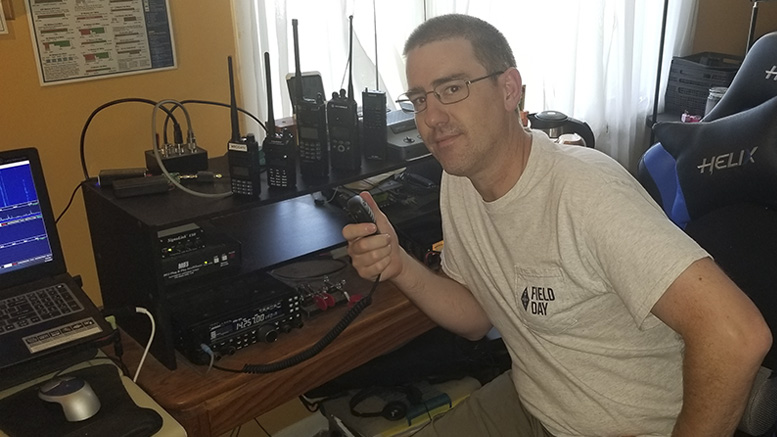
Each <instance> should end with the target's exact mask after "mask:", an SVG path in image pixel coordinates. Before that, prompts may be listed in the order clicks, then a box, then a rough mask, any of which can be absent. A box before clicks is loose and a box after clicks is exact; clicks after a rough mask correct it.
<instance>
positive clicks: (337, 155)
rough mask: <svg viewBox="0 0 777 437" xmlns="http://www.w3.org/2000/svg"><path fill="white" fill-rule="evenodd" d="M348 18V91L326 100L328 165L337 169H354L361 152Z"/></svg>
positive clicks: (358, 161)
mask: <svg viewBox="0 0 777 437" xmlns="http://www.w3.org/2000/svg"><path fill="white" fill-rule="evenodd" d="M348 19H349V20H350V42H349V48H348V94H346V92H345V90H342V89H341V90H340V93H339V94H338V93H332V100H330V101H329V102H327V104H326V115H327V122H328V124H329V142H330V145H331V149H332V156H331V161H332V168H333V169H337V170H358V169H359V168H361V161H362V156H361V155H362V154H361V147H360V144H359V116H358V114H357V108H356V101H355V100H354V99H353V15H351V16H349V17H348Z"/></svg>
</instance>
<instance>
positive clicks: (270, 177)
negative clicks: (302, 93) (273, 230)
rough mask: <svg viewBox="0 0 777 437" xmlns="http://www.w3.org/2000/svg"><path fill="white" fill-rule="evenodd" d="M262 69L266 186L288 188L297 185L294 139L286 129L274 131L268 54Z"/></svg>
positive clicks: (265, 53)
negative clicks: (264, 100)
mask: <svg viewBox="0 0 777 437" xmlns="http://www.w3.org/2000/svg"><path fill="white" fill-rule="evenodd" d="M264 68H265V74H266V78H267V114H268V115H267V136H266V137H265V138H264V143H263V147H262V148H263V149H264V159H265V161H266V162H267V185H269V186H270V187H271V188H289V187H293V186H295V185H297V164H296V161H295V159H294V137H293V136H292V135H291V132H289V130H288V129H283V130H282V131H281V132H276V130H275V113H274V111H273V107H272V80H271V79H270V76H271V75H270V54H269V53H268V52H264Z"/></svg>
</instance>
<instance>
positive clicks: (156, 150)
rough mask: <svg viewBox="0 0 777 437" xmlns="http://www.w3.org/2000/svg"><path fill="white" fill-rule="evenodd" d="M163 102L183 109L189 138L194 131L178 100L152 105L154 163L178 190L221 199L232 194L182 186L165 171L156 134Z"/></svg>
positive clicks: (187, 112)
mask: <svg viewBox="0 0 777 437" xmlns="http://www.w3.org/2000/svg"><path fill="white" fill-rule="evenodd" d="M165 103H171V104H173V105H176V106H178V107H179V108H181V110H183V113H184V115H185V116H186V124H187V128H188V134H187V136H189V138H190V139H191V138H194V133H193V130H192V122H191V119H190V118H189V111H187V110H186V108H185V107H184V106H183V105H182V104H181V103H180V102H178V101H176V100H170V99H168V100H161V101H159V102H158V103H157V104H156V105H154V110H153V111H152V112H151V150H153V151H154V157H155V158H156V163H157V165H158V166H159V169H160V170H162V173H164V175H165V176H167V179H168V180H169V181H170V183H172V184H173V185H175V186H176V187H177V188H178V189H179V190H181V191H184V192H186V193H189V194H191V195H194V196H198V197H210V198H217V199H222V198H224V197H229V196H231V195H232V191H227V192H224V193H203V192H200V191H194V190H192V189H189V188H187V187H184V186H183V185H181V183H180V182H178V181H177V180H176V179H175V177H173V175H171V174H170V172H168V171H167V168H166V167H165V164H164V163H163V162H162V156H161V155H160V154H159V144H158V143H157V136H156V111H157V110H158V109H159V108H160V107H161V106H162V105H164V104H165Z"/></svg>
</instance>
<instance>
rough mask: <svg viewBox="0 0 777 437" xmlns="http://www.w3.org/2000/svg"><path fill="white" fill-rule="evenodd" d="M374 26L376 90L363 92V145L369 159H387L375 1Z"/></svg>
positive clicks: (383, 95)
mask: <svg viewBox="0 0 777 437" xmlns="http://www.w3.org/2000/svg"><path fill="white" fill-rule="evenodd" d="M372 17H373V28H374V30H375V90H369V89H365V90H364V91H363V92H362V114H363V115H362V145H363V147H364V157H365V158H367V159H377V160H382V159H386V149H387V148H388V144H387V143H388V131H387V130H386V128H387V126H386V93H385V92H383V91H380V78H379V69H378V20H377V8H376V7H375V2H374V1H373V8H372Z"/></svg>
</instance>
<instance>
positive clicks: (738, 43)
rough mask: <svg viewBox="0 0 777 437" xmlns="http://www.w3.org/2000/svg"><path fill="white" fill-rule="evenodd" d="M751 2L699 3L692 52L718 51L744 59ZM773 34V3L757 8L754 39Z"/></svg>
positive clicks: (776, 10) (776, 18)
mask: <svg viewBox="0 0 777 437" xmlns="http://www.w3.org/2000/svg"><path fill="white" fill-rule="evenodd" d="M752 10H753V2H752V1H744V0H699V14H698V17H697V21H696V37H695V38H694V44H693V53H698V52H718V53H726V54H729V55H738V56H744V54H745V47H746V46H747V35H748V33H749V31H750V15H751V13H752ZM773 31H777V2H775V1H762V2H760V3H759V5H758V19H757V20H756V28H755V38H754V39H753V40H754V41H755V39H757V38H758V37H759V36H761V35H763V34H765V33H769V32H773Z"/></svg>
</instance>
